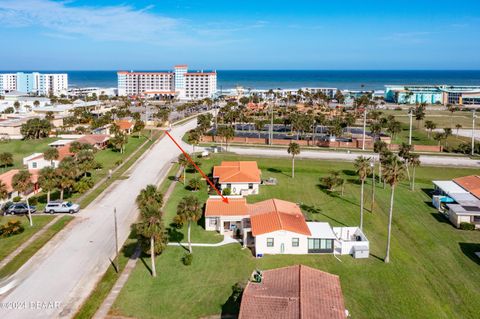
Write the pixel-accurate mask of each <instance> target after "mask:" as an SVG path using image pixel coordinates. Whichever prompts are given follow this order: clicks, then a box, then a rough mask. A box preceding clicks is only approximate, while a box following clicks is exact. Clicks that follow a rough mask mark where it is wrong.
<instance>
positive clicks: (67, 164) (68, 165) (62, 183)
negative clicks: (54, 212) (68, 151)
mask: <svg viewBox="0 0 480 319" xmlns="http://www.w3.org/2000/svg"><path fill="white" fill-rule="evenodd" d="M56 173H57V176H58V178H57V182H58V185H57V186H58V188H60V200H61V201H63V195H64V192H65V190H66V189H67V190H69V189H71V188H72V187H73V185H74V184H75V179H76V178H77V177H78V168H77V165H76V163H75V160H74V159H73V157H70V156H69V157H65V158H64V159H63V160H62V161H61V162H60V164H59V165H58V168H57V169H56Z"/></svg>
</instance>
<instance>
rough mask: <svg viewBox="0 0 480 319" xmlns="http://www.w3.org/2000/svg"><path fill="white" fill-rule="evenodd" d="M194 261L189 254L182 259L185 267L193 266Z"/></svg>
mask: <svg viewBox="0 0 480 319" xmlns="http://www.w3.org/2000/svg"><path fill="white" fill-rule="evenodd" d="M192 261H193V255H192V254H189V253H187V254H185V255H184V256H183V257H182V262H183V264H184V265H185V266H190V265H191V264H192Z"/></svg>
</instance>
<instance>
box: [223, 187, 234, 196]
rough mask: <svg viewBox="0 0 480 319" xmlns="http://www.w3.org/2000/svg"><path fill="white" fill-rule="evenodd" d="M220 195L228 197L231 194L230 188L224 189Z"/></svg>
mask: <svg viewBox="0 0 480 319" xmlns="http://www.w3.org/2000/svg"><path fill="white" fill-rule="evenodd" d="M222 194H223V195H225V196H228V195H230V194H232V190H231V189H230V188H224V189H223V191H222Z"/></svg>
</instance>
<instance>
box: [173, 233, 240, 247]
mask: <svg viewBox="0 0 480 319" xmlns="http://www.w3.org/2000/svg"><path fill="white" fill-rule="evenodd" d="M238 243H239V242H238V241H237V240H235V239H233V238H232V237H230V236H228V235H223V240H222V241H221V242H219V243H216V244H205V243H192V247H220V246H225V245H229V244H238ZM168 245H169V246H182V247H188V243H168Z"/></svg>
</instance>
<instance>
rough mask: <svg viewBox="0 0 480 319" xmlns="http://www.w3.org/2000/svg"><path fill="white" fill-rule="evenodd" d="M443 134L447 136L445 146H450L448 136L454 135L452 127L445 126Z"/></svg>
mask: <svg viewBox="0 0 480 319" xmlns="http://www.w3.org/2000/svg"><path fill="white" fill-rule="evenodd" d="M443 135H444V136H445V146H448V137H449V136H450V135H452V129H451V128H450V127H445V128H444V129H443Z"/></svg>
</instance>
